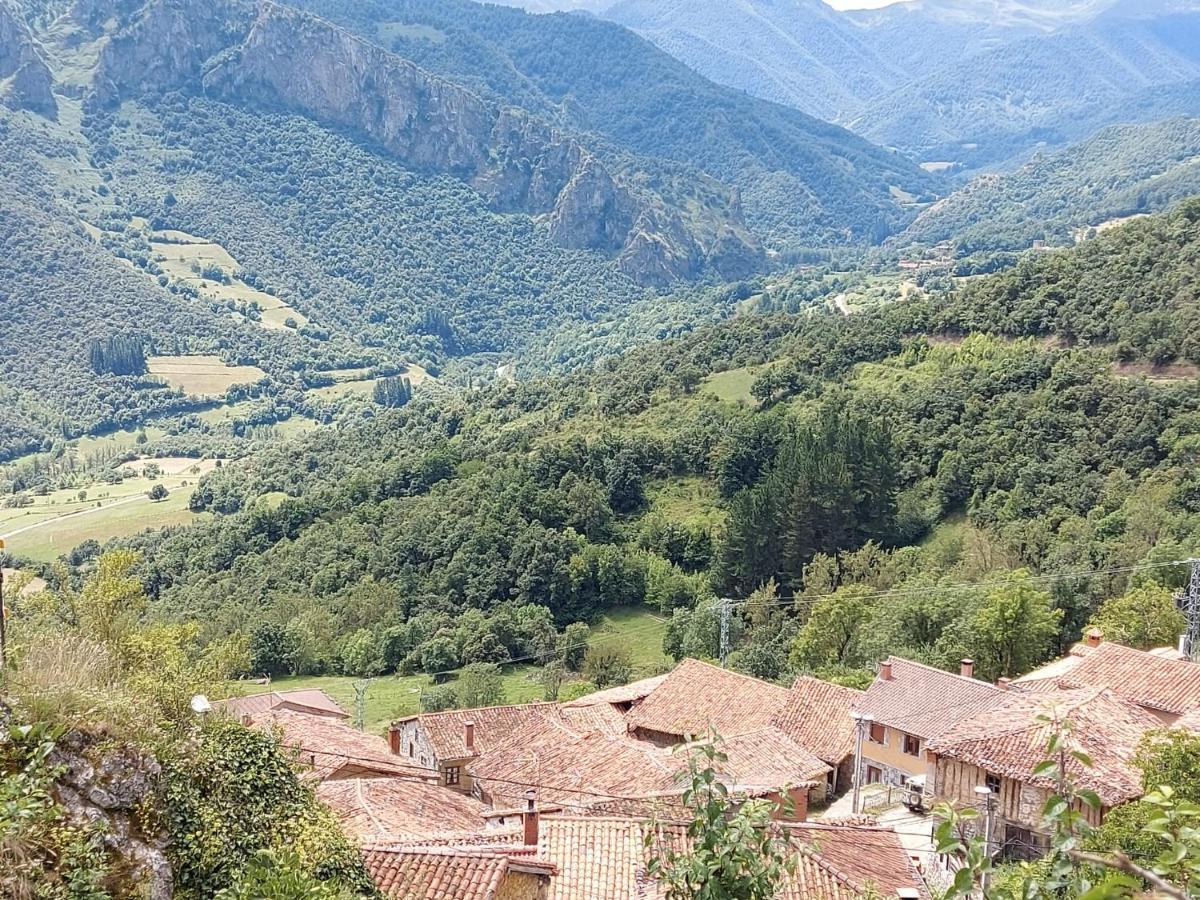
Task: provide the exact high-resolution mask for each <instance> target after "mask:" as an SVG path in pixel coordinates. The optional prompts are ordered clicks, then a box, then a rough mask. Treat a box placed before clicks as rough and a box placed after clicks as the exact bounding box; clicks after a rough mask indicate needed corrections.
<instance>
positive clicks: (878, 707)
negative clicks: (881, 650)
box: [856, 656, 1006, 740]
mask: <svg viewBox="0 0 1200 900" xmlns="http://www.w3.org/2000/svg"><path fill="white" fill-rule="evenodd" d="M887 661H888V662H890V663H891V669H892V677H891V679H890V680H886V681H885V680H884V679H883V678H882V677H879V676H877V677H876V678H875V681H874V682H872V684H871V686H870V687H869V688H867V690H866V691H865V692H864V693H863V695H862V696H861V697H860V698H859V699H858V702H857V704H856V709H857V710H858V711H859V712H863V713H867V714H869V715H871V716H873V717H874V719H875V721H876V722H881V723H883V724H884V725H888V726H890V727H892V728H896V729H899V730H900V731H904V732H906V733H907V734H913V735H916V736H917V737H919V738H923V739H925V740H933V739H934V738H936V737H938V736H939V735H941V734H943V733H944V732H946V731H948V730H949V729H951V728H953V727H954V726H955V725H956V724H957V723H958V722H960V721H962V720H963V719H967V718H970V717H971V716H974V715H975V714H976V713H980V712H982V711H983V710H986V709H989V708H991V707H993V706H995V705H996V704H997V703H999V702H1000V701H1001V700H1003V699H1004V697H1005V696H1006V692H1005V691H1003V690H1001V689H1000V688H998V687H996V686H995V685H992V684H988V683H987V682H986V681H977V680H975V679H974V678H965V677H963V676H962V675H958V674H955V673H952V672H946V671H943V670H942V669H935V668H933V667H932V666H926V665H922V664H921V663H915V662H912V661H911V660H907V659H901V658H900V657H898V656H890V657H888V660H887Z"/></svg>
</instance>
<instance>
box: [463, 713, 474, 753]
mask: <svg viewBox="0 0 1200 900" xmlns="http://www.w3.org/2000/svg"><path fill="white" fill-rule="evenodd" d="M463 743H464V744H466V745H467V752H468V753H474V752H475V723H474V722H472V721H470V720H468V721H466V722H463Z"/></svg>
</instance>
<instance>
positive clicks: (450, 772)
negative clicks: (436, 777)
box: [446, 766, 458, 785]
mask: <svg viewBox="0 0 1200 900" xmlns="http://www.w3.org/2000/svg"><path fill="white" fill-rule="evenodd" d="M446 784H448V785H451V784H458V766H446Z"/></svg>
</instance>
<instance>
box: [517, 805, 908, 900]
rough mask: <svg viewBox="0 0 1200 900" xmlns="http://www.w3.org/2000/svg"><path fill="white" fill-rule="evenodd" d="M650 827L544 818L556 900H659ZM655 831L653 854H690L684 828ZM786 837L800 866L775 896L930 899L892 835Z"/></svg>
mask: <svg viewBox="0 0 1200 900" xmlns="http://www.w3.org/2000/svg"><path fill="white" fill-rule="evenodd" d="M651 827H652V825H651V823H650V822H649V821H648V820H646V819H642V818H636V817H634V818H628V817H621V816H611V817H604V816H595V817H580V816H559V815H553V816H543V817H542V819H541V823H540V828H539V839H538V856H540V857H542V858H545V859H547V860H550V861H552V862H554V863H555V864H556V865H557V866H558V869H559V874H558V875H557V876H556V877H555V878H553V879H552V880H551V883H550V898H551V900H631V898H637V900H661V898H663V896H664V893H663V891H662V888H661V886H660V885H658V884H657V883H655V882H654V881H651V880H650V879H649V878H648V877H647V875H646V864H647V861H648V860H649V858H650V853H651V852H652V851H651V850H650V849H648V848H647V846H646V835H647V834H648V833H649V832H650V829H651ZM657 828H658V831H657V835H656V838H655V840H654V841H653V844H654V845H655V846H658V847H674V848H675V849H677V850H681V849H683V848H684V847H685V846H686V843H687V836H686V826H684V825H682V824H680V823H661V822H660V823H659V824H658V826H657ZM787 830H788V833H789V835H790V836H791V839H792V841H793V843H794V844H795V845H796V849H797V859H796V863H797V865H796V870H795V872H794V873H793V874H792V875H791V876H789V877H788V878H787V880H786V881H785V883H784V884H783V885H782V886H781V888H780V890H779V892H778V894H777V896H778V897H779V898H780V900H851V898H860V897H863V896H865V895H868V894H869V893H870V891H871V890H872V889H873V890H875V891H876V893H875V896H888V895H889V894H891V895H892V896H895V893H896V891H897V890H898V889H900V888H911V889H915V890H917V891H918V894H919V895H920V896H922V897H927V896H928V894H927V892H926V891H925V888H924V885H923V884H922V882H921V879H920V876H919V875H918V874H917V872H916V870H915V869H914V868H913V865H912V862H911V860H910V859H909V856H908V854H907V852H905V850H904V849H903V847H902V846H901V845H900V842H899V839H898V838H897V836H896V834H895V832H893V831H891V830H890V829H882V828H865V827H844V826H835V825H817V824H803V825H795V826H792V825H789V826H787Z"/></svg>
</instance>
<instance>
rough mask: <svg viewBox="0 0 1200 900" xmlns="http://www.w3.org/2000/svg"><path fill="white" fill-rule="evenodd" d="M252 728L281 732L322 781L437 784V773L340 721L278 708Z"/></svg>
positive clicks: (299, 761)
mask: <svg viewBox="0 0 1200 900" xmlns="http://www.w3.org/2000/svg"><path fill="white" fill-rule="evenodd" d="M251 724H252V725H254V726H257V727H259V728H263V729H272V728H274V729H278V730H279V731H280V733H281V739H282V742H283V745H284V746H285V747H289V748H291V749H292V751H293V752H294V753H295V755H296V761H297V762H298V763H299V764H300V765H301V766H304V767H306V768H308V769H311V770H312V775H313V777H315V778H317V779H320V780H322V781H324V780H327V779H331V778H350V777H355V776H362V775H391V776H397V777H403V778H413V779H417V780H421V781H431V782H436V781H437V779H438V775H437V773H436V772H433V771H431V770H430V769H426V768H424V767H422V766H414V765H411V764H407V763H405V762H403V761H402V760H401V758H400V757H398V756H395V755H393V754H392V751H391V748H390V747H388V742H387V741H386V740H384V739H383V738H381V737H377V736H376V735H373V734H365V733H364V732H361V731H358V730H356V729H354V728H351V727H350V726H349V725H346V724H344V723H343V722H340V721H338V720H336V719H330V718H328V717H325V716H310V715H307V714H305V713H298V712H293V711H291V710H289V709H286V708H284V707H277V708H276V709H273V710H270V711H269V712H266V713H264V714H261V715H259V716H257V717H255V718H254V719H253V720H252V722H251Z"/></svg>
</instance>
